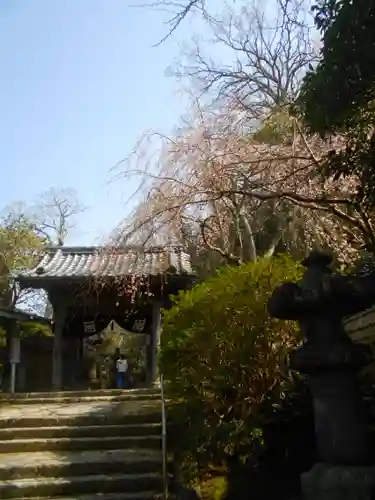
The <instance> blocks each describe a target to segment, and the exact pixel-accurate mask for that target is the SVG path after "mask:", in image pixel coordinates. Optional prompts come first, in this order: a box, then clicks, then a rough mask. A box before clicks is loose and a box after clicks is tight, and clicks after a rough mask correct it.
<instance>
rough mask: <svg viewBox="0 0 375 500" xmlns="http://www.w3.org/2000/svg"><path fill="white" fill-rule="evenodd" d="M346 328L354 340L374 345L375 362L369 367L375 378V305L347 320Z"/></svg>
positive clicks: (369, 371)
mask: <svg viewBox="0 0 375 500" xmlns="http://www.w3.org/2000/svg"><path fill="white" fill-rule="evenodd" d="M345 329H346V331H347V333H348V334H349V335H350V337H351V339H352V340H353V341H354V342H361V343H364V344H368V345H370V346H371V347H372V349H373V352H374V362H373V363H371V365H370V366H369V367H368V373H370V374H371V376H374V378H375V306H374V307H372V308H371V309H367V310H366V311H363V312H361V313H359V314H356V315H355V316H352V317H350V318H348V319H347V320H346V321H345Z"/></svg>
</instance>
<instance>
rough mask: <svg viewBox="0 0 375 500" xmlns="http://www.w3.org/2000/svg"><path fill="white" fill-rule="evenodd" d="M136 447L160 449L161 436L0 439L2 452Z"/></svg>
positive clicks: (0, 450) (0, 451)
mask: <svg viewBox="0 0 375 500" xmlns="http://www.w3.org/2000/svg"><path fill="white" fill-rule="evenodd" d="M134 448H143V449H145V448H146V449H160V448H161V436H110V437H100V436H98V437H84V438H78V437H75V438H55V439H54V438H47V439H40V438H39V439H12V440H1V441H0V453H21V452H25V453H26V452H33V451H62V450H64V451H70V450H111V449H134Z"/></svg>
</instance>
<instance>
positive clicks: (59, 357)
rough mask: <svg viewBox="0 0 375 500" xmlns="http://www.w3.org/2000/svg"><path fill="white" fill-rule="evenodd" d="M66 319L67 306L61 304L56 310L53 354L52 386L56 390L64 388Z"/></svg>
mask: <svg viewBox="0 0 375 500" xmlns="http://www.w3.org/2000/svg"><path fill="white" fill-rule="evenodd" d="M65 319H66V306H65V304H59V305H58V306H56V309H55V311H54V320H55V331H54V337H53V355H52V387H53V389H54V390H55V391H60V390H61V389H62V383H63V330H64V324H65Z"/></svg>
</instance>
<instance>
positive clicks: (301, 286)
mask: <svg viewBox="0 0 375 500" xmlns="http://www.w3.org/2000/svg"><path fill="white" fill-rule="evenodd" d="M331 262H332V258H331V256H329V255H328V254H325V253H322V252H312V253H311V254H310V255H309V256H308V257H307V258H306V259H305V260H304V261H303V265H304V266H305V268H306V270H305V273H304V276H303V278H302V280H301V281H299V282H297V283H284V284H282V285H281V286H279V287H278V288H276V290H275V291H274V293H273V295H272V297H271V298H270V300H269V303H268V308H269V312H270V314H271V316H273V317H275V318H279V319H288V320H295V321H298V323H299V326H300V328H301V331H302V333H303V336H304V342H303V344H302V346H301V347H300V348H298V349H297V350H296V351H295V352H294V353H293V354H292V355H291V358H290V362H291V368H292V369H294V370H297V371H299V372H300V373H303V374H305V375H306V376H307V378H308V382H309V386H310V390H311V394H312V399H313V407H314V419H315V433H316V441H317V448H318V453H319V460H320V462H319V463H318V464H316V465H315V466H314V467H313V468H312V469H311V470H310V471H309V472H307V473H305V474H303V475H302V478H301V482H302V492H303V495H304V499H305V500H334V499H340V500H346V499H347V500H349V499H353V500H354V499H356V500H365V499H366V500H370V499H375V465H374V464H375V460H374V455H375V449H374V447H373V446H372V443H371V441H370V426H369V422H368V416H367V412H366V408H365V405H364V402H363V400H362V397H361V394H360V390H359V386H358V374H359V372H360V371H361V369H362V368H363V367H364V366H365V365H366V364H368V363H369V362H371V360H372V353H371V350H370V349H369V348H368V347H367V346H365V345H359V344H354V343H353V342H352V341H351V339H350V338H349V337H348V335H347V334H346V332H345V330H344V325H343V318H345V317H347V316H349V315H352V314H355V313H357V312H359V311H362V310H363V309H365V308H367V307H369V306H370V305H372V304H373V303H374V302H375V279H374V277H373V276H367V277H361V276H344V275H341V274H334V273H333V272H332V270H331V267H330V265H331Z"/></svg>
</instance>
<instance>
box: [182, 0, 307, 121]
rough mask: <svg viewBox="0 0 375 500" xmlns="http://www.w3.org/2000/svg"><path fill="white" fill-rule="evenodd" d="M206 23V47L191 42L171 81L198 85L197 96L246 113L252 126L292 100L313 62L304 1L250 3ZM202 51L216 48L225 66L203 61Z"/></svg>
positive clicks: (211, 61)
mask: <svg viewBox="0 0 375 500" xmlns="http://www.w3.org/2000/svg"><path fill="white" fill-rule="evenodd" d="M233 3H234V2H233ZM267 6H268V7H270V9H268V11H267ZM272 8H273V10H274V17H272V14H271V13H270V10H272ZM266 11H267V13H266ZM206 19H207V24H208V25H209V27H210V29H211V31H212V37H213V39H212V41H211V44H210V43H208V44H205V43H204V42H202V41H198V42H196V43H195V47H194V50H193V51H192V52H191V53H190V54H189V53H188V54H187V55H186V56H185V58H184V60H183V61H182V63H180V65H179V67H178V68H177V69H175V70H173V74H174V75H175V76H177V77H178V78H183V79H186V78H187V79H188V81H189V82H191V83H193V85H197V86H198V88H199V91H200V93H201V95H202V96H206V97H207V96H208V97H209V99H210V100H211V101H212V102H213V103H216V104H218V103H220V104H221V105H222V104H224V105H226V106H231V107H234V108H238V109H241V110H244V111H246V113H247V114H248V118H249V119H251V120H254V119H259V118H261V117H264V116H265V114H267V113H269V112H270V111H271V110H274V109H275V108H281V107H283V106H285V105H287V104H289V103H290V102H292V101H293V100H294V98H295V97H296V95H297V92H298V89H299V86H300V83H301V80H302V77H303V76H304V74H305V72H306V70H307V68H308V67H309V65H310V64H312V63H313V62H314V61H315V60H316V56H317V54H316V51H315V49H314V44H313V41H312V35H311V29H312V22H311V25H310V23H309V21H310V19H309V17H308V7H307V5H306V1H305V0H275V1H273V2H269V1H268V2H267V1H265V2H262V5H260V3H259V2H256V0H253V1H252V2H250V3H249V4H247V5H246V6H242V8H240V9H239V11H237V10H235V8H234V7H232V8H229V7H228V8H227V10H226V11H225V12H224V13H223V14H222V15H221V16H220V17H219V18H217V17H216V18H214V17H213V16H206ZM205 45H207V46H208V47H209V51H208V53H209V54H212V53H213V50H212V48H213V49H216V47H220V48H221V49H222V50H221V52H222V53H223V54H224V61H225V60H228V62H223V61H219V60H216V59H215V58H214V57H212V56H211V55H210V56H208V55H207V54H206V51H205Z"/></svg>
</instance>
